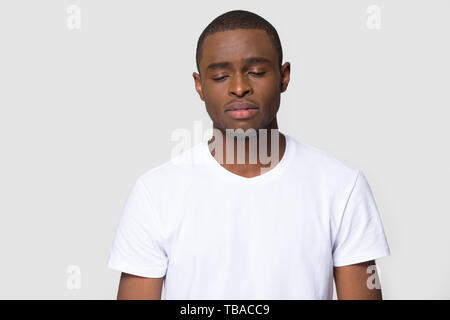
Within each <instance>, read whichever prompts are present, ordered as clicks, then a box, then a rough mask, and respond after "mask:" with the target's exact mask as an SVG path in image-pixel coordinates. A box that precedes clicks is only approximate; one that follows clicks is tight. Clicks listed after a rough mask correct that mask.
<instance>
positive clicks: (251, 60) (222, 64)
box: [206, 57, 271, 70]
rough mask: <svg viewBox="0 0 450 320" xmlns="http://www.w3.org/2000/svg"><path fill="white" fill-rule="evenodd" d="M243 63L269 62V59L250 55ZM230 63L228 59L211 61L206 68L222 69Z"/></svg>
mask: <svg viewBox="0 0 450 320" xmlns="http://www.w3.org/2000/svg"><path fill="white" fill-rule="evenodd" d="M244 63H245V64H252V63H271V61H270V60H269V59H267V58H264V57H250V58H246V59H244ZM230 65H231V62H229V61H224V62H215V63H211V64H210V65H209V66H208V67H207V68H206V70H210V69H211V70H215V69H222V68H227V67H229V66H230Z"/></svg>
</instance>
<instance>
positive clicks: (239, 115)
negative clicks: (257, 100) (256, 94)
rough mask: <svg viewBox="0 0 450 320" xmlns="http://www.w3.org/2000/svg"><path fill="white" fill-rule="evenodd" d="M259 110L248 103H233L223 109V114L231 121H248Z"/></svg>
mask: <svg viewBox="0 0 450 320" xmlns="http://www.w3.org/2000/svg"><path fill="white" fill-rule="evenodd" d="M258 111H259V108H258V107H257V106H255V105H254V104H253V103H250V102H244V101H239V102H234V103H232V104H230V106H229V107H227V108H226V109H225V113H226V114H228V115H229V116H230V117H232V118H233V119H248V118H251V117H253V116H254V115H255V114H256V113H258Z"/></svg>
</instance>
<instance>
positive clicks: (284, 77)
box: [280, 62, 291, 92]
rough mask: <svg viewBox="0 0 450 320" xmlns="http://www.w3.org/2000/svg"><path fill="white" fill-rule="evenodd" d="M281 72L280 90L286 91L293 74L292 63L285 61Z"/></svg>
mask: <svg viewBox="0 0 450 320" xmlns="http://www.w3.org/2000/svg"><path fill="white" fill-rule="evenodd" d="M280 73H281V84H280V91H281V92H284V91H286V89H287V87H288V84H289V79H290V75H291V64H290V63H289V62H285V63H284V64H283V66H282V67H281V72H280Z"/></svg>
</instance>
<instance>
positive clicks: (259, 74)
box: [248, 72, 265, 76]
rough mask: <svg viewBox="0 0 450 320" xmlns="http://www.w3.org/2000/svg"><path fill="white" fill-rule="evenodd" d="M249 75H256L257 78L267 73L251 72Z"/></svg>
mask: <svg viewBox="0 0 450 320" xmlns="http://www.w3.org/2000/svg"><path fill="white" fill-rule="evenodd" d="M248 74H254V75H255V76H262V75H264V74H265V72H249V73H248Z"/></svg>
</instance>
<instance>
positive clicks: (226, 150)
mask: <svg viewBox="0 0 450 320" xmlns="http://www.w3.org/2000/svg"><path fill="white" fill-rule="evenodd" d="M213 129H215V130H214V134H213V137H212V138H211V139H210V140H209V141H208V146H209V149H210V152H211V154H212V155H213V156H214V158H215V159H216V160H217V161H218V162H219V163H220V164H221V165H222V166H223V167H225V168H227V169H229V170H230V171H234V172H239V173H240V174H241V175H244V176H254V175H258V174H257V173H258V172H261V170H262V168H273V167H274V166H276V165H277V164H278V162H280V161H281V159H282V157H283V155H284V152H285V149H286V137H285V135H284V134H282V133H281V132H279V129H278V125H277V122H276V119H275V120H274V121H273V122H272V123H271V124H270V125H269V126H267V127H266V128H262V129H261V130H256V129H255V130H221V129H220V128H218V127H217V126H215V125H213ZM255 173H256V174H255Z"/></svg>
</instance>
